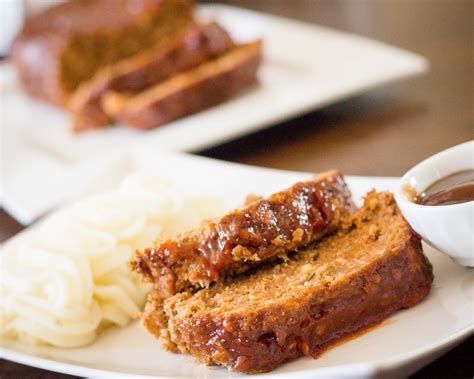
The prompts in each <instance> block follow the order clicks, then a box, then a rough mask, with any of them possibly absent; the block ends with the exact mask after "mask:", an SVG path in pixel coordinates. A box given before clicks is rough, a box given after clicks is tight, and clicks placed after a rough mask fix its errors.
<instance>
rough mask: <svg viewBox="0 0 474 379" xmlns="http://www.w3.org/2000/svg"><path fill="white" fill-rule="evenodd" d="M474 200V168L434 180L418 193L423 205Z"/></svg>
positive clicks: (420, 202)
mask: <svg viewBox="0 0 474 379" xmlns="http://www.w3.org/2000/svg"><path fill="white" fill-rule="evenodd" d="M473 200H474V170H464V171H459V172H456V173H454V174H451V175H448V176H445V177H444V178H441V179H439V180H437V181H436V182H434V183H433V184H432V185H430V186H429V187H428V188H427V189H426V190H424V191H423V192H421V193H420V194H418V195H417V196H416V198H415V202H416V203H418V204H421V205H451V204H459V203H466V202H468V201H473Z"/></svg>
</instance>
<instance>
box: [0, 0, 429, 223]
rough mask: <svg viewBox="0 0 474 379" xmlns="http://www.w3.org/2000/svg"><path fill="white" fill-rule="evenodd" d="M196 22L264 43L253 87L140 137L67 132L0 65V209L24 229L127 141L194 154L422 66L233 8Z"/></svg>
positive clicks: (59, 118)
mask: <svg viewBox="0 0 474 379" xmlns="http://www.w3.org/2000/svg"><path fill="white" fill-rule="evenodd" d="M198 17H199V18H200V19H216V20H218V21H219V22H221V23H222V24H223V25H224V26H225V27H226V28H227V29H228V30H229V31H230V32H231V34H232V35H233V36H234V37H235V38H236V40H238V41H246V40H250V39H254V38H259V37H261V38H263V39H264V41H265V48H264V61H263V65H262V67H261V71H260V73H259V84H257V85H255V86H253V87H252V88H249V89H248V90H247V91H245V92H244V93H242V94H241V95H239V96H237V97H236V98H234V99H232V100H230V101H228V102H226V103H224V104H221V105H219V106H216V107H213V108H212V109H209V110H206V111H203V112H200V113H198V114H195V115H192V116H189V117H186V118H183V119H181V120H178V121H176V122H172V123H170V124H168V125H166V126H163V127H161V128H158V129H155V130H153V131H149V132H143V131H137V130H133V129H131V128H127V127H124V126H118V127H114V128H109V129H106V130H98V131H92V132H87V133H83V134H80V135H76V134H74V133H72V132H71V131H70V128H69V123H70V120H69V117H68V115H67V114H66V113H64V112H62V111H60V110H58V109H56V108H53V107H51V106H49V105H47V104H44V103H41V102H38V101H35V100H32V99H30V98H28V97H27V96H26V95H25V94H24V93H23V92H22V90H21V89H20V87H19V85H18V83H17V81H16V78H15V75H14V71H13V69H12V67H11V66H9V65H8V64H4V65H1V66H0V102H1V139H2V142H1V148H2V149H1V158H2V166H1V170H2V176H3V178H2V179H3V185H2V188H1V191H2V194H1V195H2V196H1V197H2V205H3V207H5V208H6V209H7V210H8V211H9V212H10V213H11V214H12V215H13V216H14V217H15V218H16V219H17V220H19V221H20V222H21V223H23V224H28V223H30V222H32V221H33V220H34V219H35V218H36V217H38V216H39V215H41V214H42V213H44V212H46V211H48V210H49V209H51V208H52V207H53V206H55V205H57V204H60V203H61V201H64V200H65V199H66V197H67V195H68V194H70V193H71V189H73V191H75V192H77V193H80V192H81V191H82V190H83V187H84V186H87V185H88V184H89V183H91V182H94V181H96V180H97V167H101V163H100V162H99V161H100V160H103V159H104V157H106V156H110V155H114V154H117V153H120V152H121V151H123V150H124V149H126V148H128V147H130V146H132V145H133V146H135V145H143V144H150V145H152V146H153V147H154V148H156V149H157V150H173V151H196V150H198V149H203V148H206V147H210V146H213V145H216V144H219V143H222V142H224V141H227V140H230V139H233V138H236V137H239V136H242V135H244V134H247V133H251V132H254V131H257V130H259V129H262V128H264V127H268V126H270V125H272V124H275V123H277V122H279V121H282V120H285V119H288V118H291V117H294V116H296V115H298V114H301V113H304V112H307V111H310V110H313V109H317V108H320V107H323V106H325V105H327V104H330V103H333V102H335V101H338V100H341V99H344V98H347V97H349V96H352V95H355V94H358V93H360V92H362V91H365V90H368V89H370V88H373V87H375V86H380V85H383V84H387V83H389V82H393V81H396V80H399V79H402V78H406V77H410V76H414V75H419V74H421V73H423V72H425V71H426V70H427V67H428V64H427V62H426V60H425V59H424V58H422V57H420V56H419V55H416V54H413V53H410V52H408V51H405V50H402V49H399V48H396V47H393V46H389V45H386V44H383V43H380V42H377V41H373V40H370V39H367V38H363V37H360V36H356V35H353V34H349V33H343V32H340V31H336V30H333V29H328V28H325V27H321V26H317V25H311V24H306V23H302V22H298V21H293V20H289V19H285V18H280V17H275V16H270V15H265V14H262V13H257V12H253V11H249V10H244V9H240V8H235V7H230V6H224V5H213V4H209V5H207V4H205V5H199V8H198ZM100 176H101V175H100V174H99V177H100ZM32 183H34V187H35V199H32V198H31V196H32V195H31V191H30V189H29V187H31V185H32ZM65 187H68V188H69V190H68V191H64V188H65Z"/></svg>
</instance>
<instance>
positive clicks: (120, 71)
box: [68, 22, 234, 131]
mask: <svg viewBox="0 0 474 379" xmlns="http://www.w3.org/2000/svg"><path fill="white" fill-rule="evenodd" d="M233 46H234V43H233V41H232V39H231V38H230V36H229V34H228V33H227V32H226V31H225V30H224V29H223V28H222V27H220V26H219V25H218V24H217V23H215V22H211V23H208V24H202V25H196V24H190V26H189V27H187V28H186V29H185V30H184V31H183V32H182V33H178V35H177V36H176V37H175V38H173V39H172V40H171V41H170V42H169V43H167V44H166V45H164V46H158V47H157V48H152V49H149V50H146V51H145V52H143V53H138V54H136V55H134V56H132V57H130V58H128V59H124V60H122V61H120V62H118V63H115V64H113V65H110V66H106V67H104V68H102V69H101V70H99V71H98V72H97V73H96V74H95V75H94V76H93V78H92V79H90V80H88V81H86V82H84V83H83V84H81V85H80V86H79V88H78V90H77V91H76V92H75V93H74V95H73V96H72V97H71V100H70V102H69V104H68V107H69V109H70V110H71V112H72V113H73V119H74V121H73V127H74V130H76V131H80V130H84V129H89V128H96V127H101V126H105V125H107V124H109V123H110V122H111V119H110V117H109V115H107V114H106V113H105V112H104V110H103V109H102V106H101V98H102V95H103V94H104V93H105V92H107V91H114V92H118V93H122V92H125V93H136V92H139V91H141V90H144V89H146V88H148V87H150V86H152V85H155V84H157V83H160V82H162V81H164V80H165V79H167V78H169V77H171V76H173V75H174V74H176V73H178V72H181V71H186V70H189V69H191V68H193V67H196V66H198V65H199V64H201V63H203V62H205V61H207V60H209V59H213V58H215V57H217V56H219V55H221V54H222V53H224V52H225V51H227V50H229V49H230V48H232V47H233Z"/></svg>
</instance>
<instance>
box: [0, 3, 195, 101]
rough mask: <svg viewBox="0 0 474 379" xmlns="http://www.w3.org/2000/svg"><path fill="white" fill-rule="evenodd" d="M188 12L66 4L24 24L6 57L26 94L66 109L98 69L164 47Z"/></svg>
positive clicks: (169, 7) (170, 7) (180, 6)
mask: <svg viewBox="0 0 474 379" xmlns="http://www.w3.org/2000/svg"><path fill="white" fill-rule="evenodd" d="M192 10H193V2H191V1H189V0H80V1H68V2H65V3H63V4H59V5H57V6H54V7H52V8H50V9H47V10H46V11H44V12H42V13H40V14H37V15H34V16H32V17H31V18H29V19H28V20H27V21H26V22H25V25H24V27H23V29H22V30H21V32H20V33H19V35H18V36H17V38H16V39H15V41H14V43H13V45H12V49H11V51H10V54H9V56H10V59H11V60H12V61H13V63H14V65H15V66H16V68H17V71H18V73H19V77H20V80H21V83H22V85H23V87H24V89H25V90H26V91H27V92H28V93H29V94H31V95H32V96H35V97H38V98H41V99H43V100H47V101H49V102H52V103H55V104H57V105H61V106H66V104H67V100H68V98H69V95H70V94H71V93H72V92H74V90H75V89H76V88H77V87H78V86H79V84H80V83H81V82H83V81H85V80H87V79H89V78H91V77H92V76H93V75H94V73H95V72H96V71H97V70H98V69H99V68H101V67H104V66H106V65H109V64H112V63H115V62H117V61H119V60H121V59H124V58H127V57H130V56H132V55H134V54H136V53H137V52H139V51H143V50H145V49H148V48H151V47H152V46H157V44H160V43H164V42H166V41H168V39H169V38H171V36H174V35H175V34H176V32H177V31H179V30H181V29H182V28H185V27H186V26H187V25H188V24H189V23H190V22H191V21H192Z"/></svg>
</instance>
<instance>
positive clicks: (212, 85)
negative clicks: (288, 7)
mask: <svg viewBox="0 0 474 379" xmlns="http://www.w3.org/2000/svg"><path fill="white" fill-rule="evenodd" d="M261 58H262V43H261V41H255V42H252V43H248V44H243V45H238V46H236V47H235V48H233V49H231V50H230V51H229V52H227V53H226V54H224V55H222V56H220V57H218V58H216V59H214V60H211V61H208V62H205V63H203V64H201V65H200V66H198V67H196V68H194V69H191V70H189V71H186V72H183V73H181V74H178V75H175V76H173V77H171V78H170V79H168V80H165V81H164V82H162V83H160V84H158V85H156V86H153V87H151V88H149V89H148V90H146V91H144V92H141V93H140V94H138V95H136V96H125V95H123V94H119V93H116V92H111V93H106V94H105V95H104V97H103V102H102V106H103V107H104V109H105V112H106V113H108V114H109V115H111V116H112V117H113V118H114V119H115V120H117V121H119V122H121V123H123V124H126V125H130V126H134V127H136V128H139V129H152V128H156V127H157V126H160V125H163V124H165V123H167V122H169V121H172V120H175V119H177V118H180V117H183V116H186V115H189V114H192V113H195V112H198V111H200V110H203V109H206V108H209V107H211V106H214V105H217V104H219V103H221V102H223V101H225V100H227V99H229V98H230V97H232V96H234V95H235V94H237V93H238V92H239V91H241V90H242V89H243V88H245V87H247V86H249V85H250V84H252V83H254V82H255V81H256V75H257V70H258V67H259V65H260V62H261Z"/></svg>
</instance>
